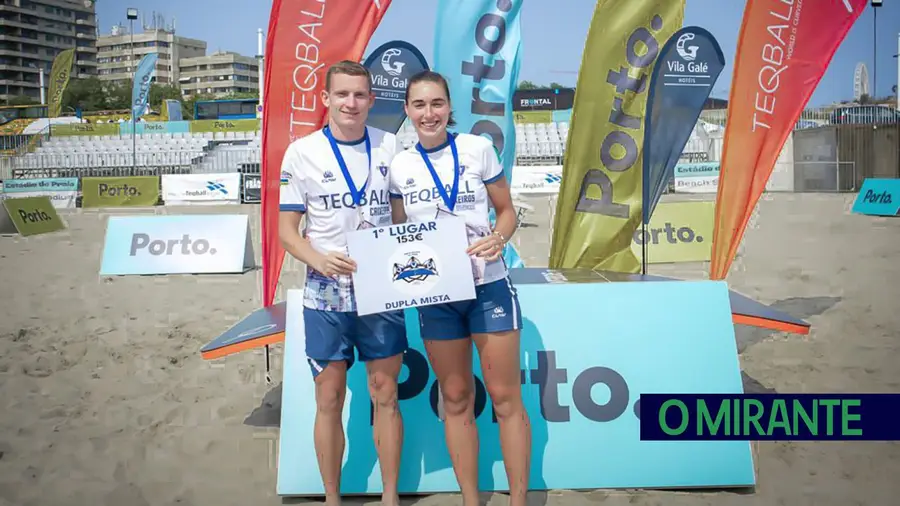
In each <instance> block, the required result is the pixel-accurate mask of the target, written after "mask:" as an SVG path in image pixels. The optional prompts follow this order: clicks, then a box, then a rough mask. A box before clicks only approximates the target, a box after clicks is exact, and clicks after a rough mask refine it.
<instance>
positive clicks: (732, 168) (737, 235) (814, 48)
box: [709, 0, 868, 279]
mask: <svg viewBox="0 0 900 506" xmlns="http://www.w3.org/2000/svg"><path fill="white" fill-rule="evenodd" d="M867 3H868V1H867V0H830V1H827V2H815V4H813V2H809V1H807V2H800V1H784V0H747V3H746V6H745V7H744V19H743V22H742V24H741V32H740V34H739V35H738V42H737V51H736V52H735V54H736V57H735V61H734V75H733V77H732V79H731V92H730V95H729V97H728V104H729V106H728V117H727V118H726V121H727V123H726V124H727V125H728V128H726V129H725V141H724V145H723V148H722V174H721V176H720V178H719V191H718V196H717V198H718V202H719V203H718V205H717V206H716V222H715V229H714V234H713V244H712V260H711V263H710V266H709V277H710V279H725V276H727V274H728V270H729V269H730V268H731V263H732V262H733V261H734V257H735V255H737V250H738V246H739V245H740V243H741V239H742V238H743V236H744V231H745V229H746V228H747V223H748V222H749V221H750V216H752V214H753V209H754V208H756V203H757V202H758V201H759V197H760V196H761V195H762V193H763V191H765V189H766V183H768V181H769V176H771V174H772V170H773V169H774V168H775V161H776V160H777V159H778V156H779V155H780V154H781V149H782V148H783V147H784V143H785V142H786V141H787V138H788V136H790V135H791V132H792V131H793V129H794V126H795V125H796V124H797V120H798V119H799V118H800V113H801V112H802V111H803V108H804V107H806V104H807V102H809V98H810V97H811V96H812V94H813V91H815V89H816V86H818V84H819V81H821V79H822V76H823V75H824V74H825V70H826V69H827V68H828V64H829V63H830V62H831V58H832V57H833V56H834V53H835V51H837V48H838V46H840V45H841V42H842V41H843V40H844V37H846V35H847V32H848V31H850V27H852V26H853V24H854V23H855V22H856V20H857V19H858V18H859V16H860V14H862V12H863V10H864V9H865V8H866V4H867Z"/></svg>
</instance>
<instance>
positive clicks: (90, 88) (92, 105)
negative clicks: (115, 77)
mask: <svg viewBox="0 0 900 506" xmlns="http://www.w3.org/2000/svg"><path fill="white" fill-rule="evenodd" d="M106 102H107V94H106V93H105V92H104V90H103V82H102V81H101V80H100V79H99V78H97V77H88V78H86V79H70V80H69V84H68V86H66V91H65V92H63V96H62V112H63V113H64V112H66V111H69V112H74V111H75V110H76V109H79V108H80V109H81V110H82V111H99V110H103V109H106ZM126 108H127V106H126Z"/></svg>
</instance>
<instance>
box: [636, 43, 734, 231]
mask: <svg viewBox="0 0 900 506" xmlns="http://www.w3.org/2000/svg"><path fill="white" fill-rule="evenodd" d="M724 67H725V56H724V55H723V54H722V49H721V48H720V47H719V43H718V42H716V39H715V38H714V37H713V36H712V34H711V33H709V32H708V31H706V30H704V29H703V28H700V27H696V26H686V27H684V28H682V29H681V30H678V31H677V32H675V34H674V35H672V37H671V38H670V39H669V40H668V41H667V42H666V44H665V45H664V46H663V48H662V50H661V51H660V52H659V58H658V59H657V61H656V66H655V67H653V72H652V74H651V76H650V92H649V94H648V96H647V112H646V114H645V116H644V122H645V124H644V132H645V133H644V170H643V201H644V204H643V208H642V209H643V216H642V219H643V223H644V224H647V223H650V217H651V216H652V215H653V211H654V210H655V209H656V204H657V203H659V199H660V197H662V194H663V191H664V190H665V188H666V185H667V184H668V183H669V180H670V179H672V174H673V171H674V170H675V164H676V163H678V158H679V157H680V156H681V152H682V150H684V146H685V144H687V142H688V139H690V137H691V132H693V131H694V126H695V125H696V124H697V119H698V118H700V112H701V111H702V110H703V105H704V104H705V103H706V99H707V98H709V94H710V93H711V92H712V89H713V85H715V83H716V80H717V79H718V78H719V74H720V73H721V72H722V69H723V68H724Z"/></svg>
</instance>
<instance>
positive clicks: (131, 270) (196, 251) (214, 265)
mask: <svg viewBox="0 0 900 506" xmlns="http://www.w3.org/2000/svg"><path fill="white" fill-rule="evenodd" d="M253 260H254V258H253V245H252V243H251V242H250V228H249V221H248V217H247V215H246V214H239V215H219V214H196V215H168V216H111V217H110V218H109V221H108V222H107V225H106V242H105V243H104V245H103V261H102V263H101V265H100V275H101V276H125V275H147V274H235V273H243V272H246V271H247V270H248V269H250V268H252V267H253V265H254V261H253Z"/></svg>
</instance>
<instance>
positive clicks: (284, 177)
mask: <svg viewBox="0 0 900 506" xmlns="http://www.w3.org/2000/svg"><path fill="white" fill-rule="evenodd" d="M291 177H293V176H291V173H290V172H288V171H286V170H283V171H281V186H287V185H289V184H290V183H291Z"/></svg>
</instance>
